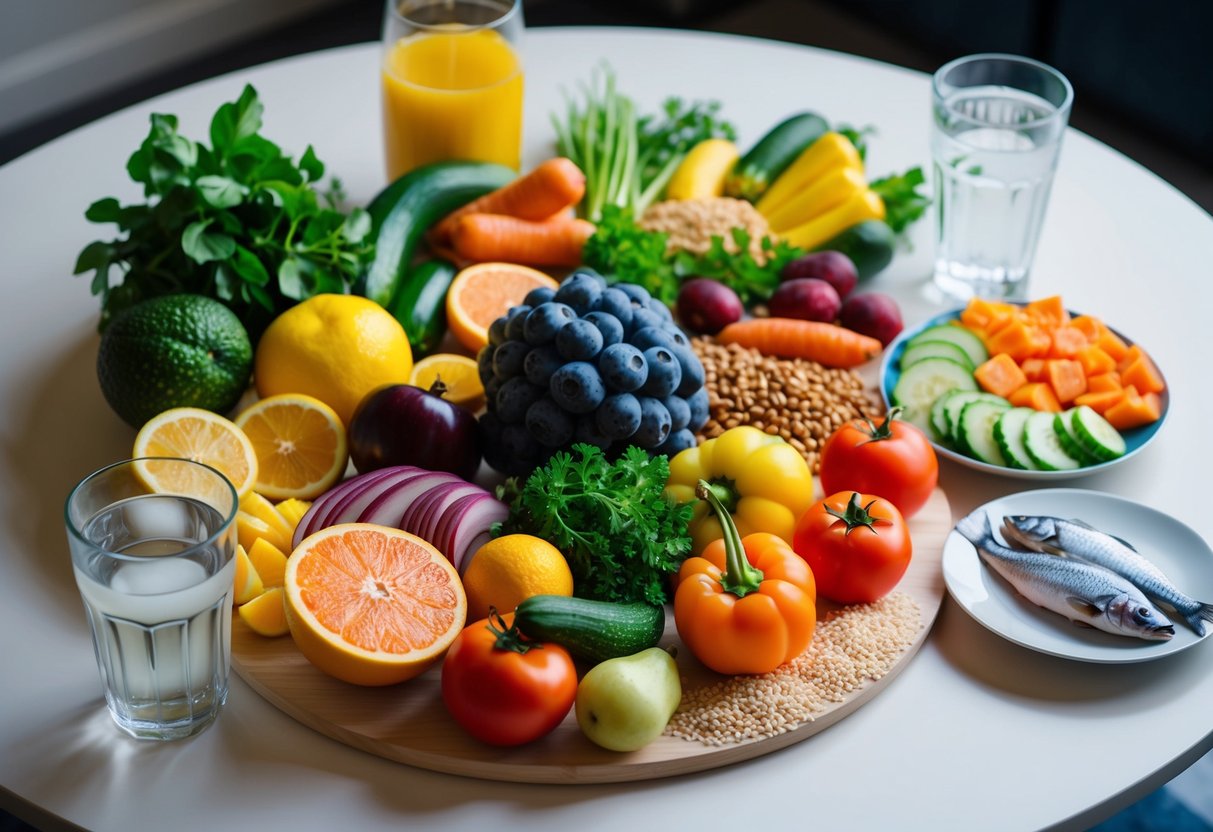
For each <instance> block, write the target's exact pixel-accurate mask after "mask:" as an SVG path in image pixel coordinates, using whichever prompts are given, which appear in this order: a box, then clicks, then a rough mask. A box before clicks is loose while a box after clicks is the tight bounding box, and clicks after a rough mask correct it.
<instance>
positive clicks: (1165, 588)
mask: <svg viewBox="0 0 1213 832" xmlns="http://www.w3.org/2000/svg"><path fill="white" fill-rule="evenodd" d="M1002 523H1003V529H1002V532H1003V537H1005V538H1006V539H1007V541H1008V542H1009V543H1011V544H1012V545H1018V546H1022V547H1024V548H1027V549H1030V550H1032V551H1035V552H1048V553H1051V554H1053V555H1067V556H1069V557H1073V558H1078V559H1079V560H1082V561H1086V562H1087V563H1091V564H1094V565H1096V566H1102V567H1104V568H1105V569H1110V570H1111V571H1113V572H1115V573H1116V574H1117V575H1120V576H1121V577H1124V578H1127V579H1128V580H1130V581H1132V582H1133V583H1134V584H1135V585H1136V586H1137V587H1138V588H1139V589H1140V590H1141V591H1142V592H1143V593H1145V595H1146V596H1147V597H1148V598H1150V599H1151V600H1153V601H1154V602H1155V603H1159V604H1164V605H1166V606H1167V607H1169V608H1171V609H1173V610H1175V612H1176V613H1178V614H1179V615H1180V616H1181V617H1182V618H1183V620H1184V621H1185V622H1187V625H1188V626H1189V627H1191V628H1192V629H1193V630H1194V631H1195V632H1196V634H1197V635H1201V636H1203V635H1204V634H1205V622H1206V621H1213V604H1205V603H1202V602H1200V601H1197V600H1196V599H1195V598H1192V597H1190V596H1188V595H1185V594H1184V593H1182V592H1180V591H1179V590H1178V589H1177V588H1176V587H1175V585H1174V584H1172V583H1171V581H1170V579H1168V578H1167V576H1166V575H1164V574H1163V572H1162V570H1160V569H1159V568H1158V567H1157V566H1155V565H1154V564H1153V563H1151V562H1150V561H1148V560H1147V559H1146V558H1144V557H1142V555H1141V554H1140V553H1139V552H1138V551H1137V550H1136V549H1134V548H1133V547H1132V546H1130V545H1129V543H1128V542H1126V541H1124V540H1121V539H1120V538H1118V537H1113V536H1112V535H1110V534H1106V533H1104V532H1101V531H1099V530H1098V529H1095V528H1092V527H1091V526H1089V525H1087V524H1086V523H1084V522H1082V521H1081V520H1063V519H1061V518H1059V517H1043V516H1038V517H1030V516H1028V515H1024V514H1017V515H1011V516H1008V517H1004V518H1002Z"/></svg>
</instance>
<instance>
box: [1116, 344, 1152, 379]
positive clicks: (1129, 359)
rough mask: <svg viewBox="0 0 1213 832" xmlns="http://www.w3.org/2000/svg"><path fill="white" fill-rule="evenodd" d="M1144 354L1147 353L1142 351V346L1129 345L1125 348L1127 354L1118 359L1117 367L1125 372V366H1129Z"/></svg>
mask: <svg viewBox="0 0 1213 832" xmlns="http://www.w3.org/2000/svg"><path fill="white" fill-rule="evenodd" d="M1144 354H1145V353H1143V352H1142V351H1141V347H1139V346H1137V345H1136V344H1134V345H1133V346H1131V347H1127V348H1126V349H1125V354H1124V355H1122V356H1121V357H1120V358H1117V359H1116V369H1118V370H1120V371H1121V373H1122V374H1123V373H1124V370H1125V367H1128V366H1129V365H1130V364H1132V363H1133V362H1134V361H1136V360H1137V359H1138V358H1140V357H1141V356H1142V355H1144ZM1109 355H1111V353H1109Z"/></svg>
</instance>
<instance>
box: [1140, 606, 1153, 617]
mask: <svg viewBox="0 0 1213 832" xmlns="http://www.w3.org/2000/svg"><path fill="white" fill-rule="evenodd" d="M1137 614H1138V615H1140V616H1141V617H1142V618H1149V617H1150V608H1149V607H1138V608H1137Z"/></svg>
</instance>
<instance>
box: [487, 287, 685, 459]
mask: <svg viewBox="0 0 1213 832" xmlns="http://www.w3.org/2000/svg"><path fill="white" fill-rule="evenodd" d="M477 363H478V365H479V370H480V381H481V382H482V383H483V384H484V390H485V395H486V397H487V401H488V412H487V413H486V414H485V415H484V416H483V417H482V418H481V420H480V430H481V438H482V440H483V443H484V448H485V459H486V460H487V461H488V463H489V464H490V465H492V466H493V467H494V468H496V469H497V470H499V471H502V472H504V473H507V474H525V473H529V472H530V471H531V470H532V469H533V468H535V467H536V466H538V465H541V464H542V463H544V462H546V461H547V459H548V458H549V457H550V456H551V455H552V454H553V453H555V452H556V451H558V450H562V449H565V448H568V447H570V446H571V445H573V444H575V443H577V442H586V443H589V444H591V445H597V446H598V447H599V448H602V449H603V450H604V451H606V452H607V453H608V454H611V453H612V452H613V451H616V452H617V451H619V450H622V449H623V448H624V447H626V446H627V445H639V446H640V447H642V448H644V449H646V450H648V451H649V452H651V453H654V454H666V455H668V456H673V455H674V454H676V453H678V452H679V451H681V450H683V449H685V448H690V447H693V446H694V445H695V432H696V431H697V430H699V428H701V427H702V426H703V424H704V422H706V421H707V418H708V393H707V390H705V389H704V386H703V364H701V363H700V361H699V358H698V357H697V356H696V355H695V353H694V352H693V351H692V350H691V345H690V342H689V341H688V340H687V336H686V334H685V333H684V332H683V331H682V330H681V329H679V328H678V325H677V324H675V323H674V321H673V318H672V317H671V315H670V310H669V308H668V307H666V306H665V304H663V303H661V302H660V301H657V300H655V299H653V298H652V297H650V296H649V293H648V292H647V291H646V290H645V289H644V288H643V287H641V286H635V285H632V284H630V283H617V284H615V285H613V286H607V283H606V281H605V280H604V279H603V278H602V277H601V276H600V275H598V274H597V273H596V272H593V271H591V270H589V269H579V270H577V271H575V272H573V274H571V275H570V276H569V277H568V278H566V279H565V281H564V282H563V283H561V284H560V287H559V288H558V289H556V290H552V289H549V288H546V287H544V288H538V289H533V290H531V292H530V293H529V294H528V295H527V296H526V299H525V300H524V301H523V303H522V304H521V305H520V306H515V307H513V308H512V309H510V311H509V312H508V313H507V314H505V315H503V316H502V317H500V318H498V319H497V320H496V321H494V322H493V324H492V326H490V327H489V343H488V345H487V346H486V347H485V348H484V349H482V350H481V351H480V355H479V356H478V357H477Z"/></svg>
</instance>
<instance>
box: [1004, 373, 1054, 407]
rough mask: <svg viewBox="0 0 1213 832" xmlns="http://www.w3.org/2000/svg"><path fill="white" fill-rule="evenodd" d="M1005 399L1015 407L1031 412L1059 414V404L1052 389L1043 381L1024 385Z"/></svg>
mask: <svg viewBox="0 0 1213 832" xmlns="http://www.w3.org/2000/svg"><path fill="white" fill-rule="evenodd" d="M1007 398H1008V401H1010V402H1011V404H1013V405H1015V406H1016V407H1030V408H1032V409H1033V410H1047V411H1049V412H1050V413H1060V412H1061V402H1059V401H1057V396H1056V395H1054V393H1053V388H1052V387H1050V386H1049V385H1048V383H1046V382H1043V381H1036V382H1031V383H1029V384H1025V385H1024V386H1023V387H1020V388H1019V389H1018V390H1016V391H1015V392H1014V393H1012V394H1011V395H1010V396H1008V397H1007Z"/></svg>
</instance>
